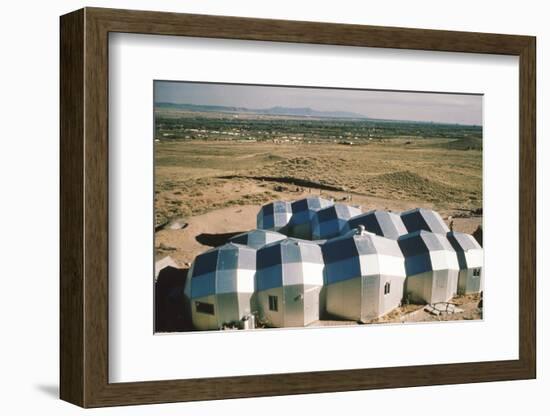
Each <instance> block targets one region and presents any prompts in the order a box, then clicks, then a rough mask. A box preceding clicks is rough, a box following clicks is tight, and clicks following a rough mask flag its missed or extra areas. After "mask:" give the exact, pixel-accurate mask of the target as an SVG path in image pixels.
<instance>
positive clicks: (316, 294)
mask: <svg viewBox="0 0 550 416" xmlns="http://www.w3.org/2000/svg"><path fill="white" fill-rule="evenodd" d="M256 265H257V269H256V306H257V309H258V310H257V311H258V315H259V320H260V322H263V323H264V324H266V325H267V326H271V327H279V328H281V327H296V326H306V325H308V324H310V323H312V322H314V321H317V320H318V319H319V312H320V293H321V288H322V286H323V269H324V262H323V255H322V253H321V247H320V246H319V245H318V244H315V243H314V242H311V241H305V240H298V239H294V238H289V239H286V240H281V241H277V242H275V243H271V244H269V245H267V246H264V247H262V248H261V249H259V250H258V252H257V263H256Z"/></svg>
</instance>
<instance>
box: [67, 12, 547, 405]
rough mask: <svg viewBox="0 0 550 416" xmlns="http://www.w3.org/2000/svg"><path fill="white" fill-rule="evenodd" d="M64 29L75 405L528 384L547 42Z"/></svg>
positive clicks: (150, 27)
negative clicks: (541, 67)
mask: <svg viewBox="0 0 550 416" xmlns="http://www.w3.org/2000/svg"><path fill="white" fill-rule="evenodd" d="M60 28H61V36H60V38H61V45H60V47H61V49H60V54H61V128H60V131H61V178H60V180H61V182H60V183H61V248H60V251H61V268H60V279H61V293H60V295H61V304H60V323H61V351H60V358H61V368H60V371H61V388H60V395H61V398H62V399H63V400H66V401H69V402H71V403H74V404H77V405H80V406H82V407H101V406H114V405H127V404H145V403H162V402H176V401H190V400H213V399H224V398H237V397H258V396H268V395H287V394H303V393H319V392H336V391H350V390H362V389H375V388H396V387H410V386H425V385H438V384H454V383H475V382H487V381H500V380H516V379H529V378H535V377H536V332H535V320H536V316H535V311H536V305H535V299H536V296H535V295H536V289H535V287H536V286H535V283H536V275H535V248H536V228H535V224H536V208H535V201H536V191H535V188H536V186H535V185H536V180H535V161H536V150H535V114H536V97H535V49H536V47H535V38H534V37H529V36H518V35H501V34H486V33H467V32H451V31H435V30H421V29H404V28H390V27H374V26H360V25H343V24H327V23H317V22H296V21H282V20H266V19H251V18H240V17H226V16H206V15H188V14H175V13H160V12H145V11H129V10H113V9H98V8H85V9H82V10H78V11H75V12H72V13H70V14H67V15H65V16H62V17H61V22H60Z"/></svg>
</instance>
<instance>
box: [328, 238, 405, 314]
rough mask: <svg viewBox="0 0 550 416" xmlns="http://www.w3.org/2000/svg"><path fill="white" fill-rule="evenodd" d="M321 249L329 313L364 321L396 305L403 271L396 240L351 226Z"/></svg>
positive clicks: (402, 260)
mask: <svg viewBox="0 0 550 416" xmlns="http://www.w3.org/2000/svg"><path fill="white" fill-rule="evenodd" d="M322 250H323V257H324V260H325V292H326V310H327V313H328V314H330V315H333V316H337V317H340V318H345V319H351V320H355V321H360V322H366V321H368V320H371V319H374V318H377V317H380V316H382V315H385V314H386V313H388V312H389V311H391V310H392V309H394V308H396V307H398V306H399V304H400V303H401V300H402V298H403V287H404V283H405V277H406V273H405V259H404V258H403V254H402V253H401V249H400V248H399V245H398V243H397V241H396V240H391V239H388V238H385V237H380V236H377V235H375V234H373V233H369V232H361V231H355V230H354V231H351V232H348V233H347V234H345V235H344V236H342V237H337V238H333V239H330V240H328V241H326V242H325V243H324V244H323V245H322Z"/></svg>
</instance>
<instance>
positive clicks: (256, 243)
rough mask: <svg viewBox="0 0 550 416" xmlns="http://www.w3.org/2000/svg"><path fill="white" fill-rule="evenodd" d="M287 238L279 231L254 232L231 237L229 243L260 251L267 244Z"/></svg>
mask: <svg viewBox="0 0 550 416" xmlns="http://www.w3.org/2000/svg"><path fill="white" fill-rule="evenodd" d="M285 238H286V235H284V234H281V233H278V232H277V231H269V230H252V231H248V232H246V233H242V234H238V235H236V236H234V237H231V238H230V239H229V241H230V242H233V243H237V244H242V245H245V246H248V247H252V248H255V249H258V248H260V247H263V246H265V245H266V244H269V243H273V242H275V241H280V240H284V239H285Z"/></svg>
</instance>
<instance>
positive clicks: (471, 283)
mask: <svg viewBox="0 0 550 416" xmlns="http://www.w3.org/2000/svg"><path fill="white" fill-rule="evenodd" d="M447 238H448V240H449V242H450V243H451V246H452V247H453V248H454V249H455V251H456V255H457V259H458V266H459V268H460V272H459V273H458V294H459V295H465V294H468V293H475V292H479V291H481V290H482V288H483V249H482V248H481V246H480V245H479V243H478V242H477V240H476V239H475V238H474V237H473V236H472V235H470V234H464V233H459V232H454V231H451V232H449V233H448V234H447Z"/></svg>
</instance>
